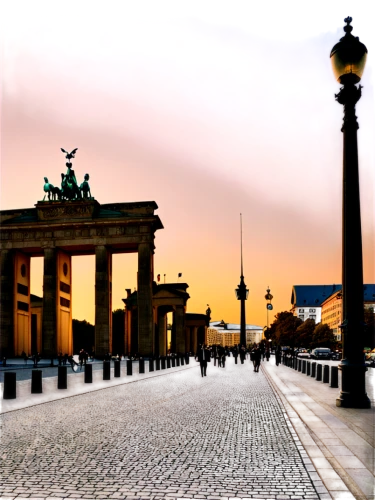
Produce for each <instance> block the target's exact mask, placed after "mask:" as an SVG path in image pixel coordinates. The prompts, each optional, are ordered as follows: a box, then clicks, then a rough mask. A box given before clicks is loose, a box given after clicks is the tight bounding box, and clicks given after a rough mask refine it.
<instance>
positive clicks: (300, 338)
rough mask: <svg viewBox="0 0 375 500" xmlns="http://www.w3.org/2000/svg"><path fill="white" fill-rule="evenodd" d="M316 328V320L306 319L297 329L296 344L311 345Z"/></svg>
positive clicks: (301, 345)
mask: <svg viewBox="0 0 375 500" xmlns="http://www.w3.org/2000/svg"><path fill="white" fill-rule="evenodd" d="M314 329H315V321H314V320H313V319H310V318H308V319H306V320H305V321H304V322H303V323H302V325H300V326H299V327H298V328H297V330H296V345H297V346H300V347H306V348H308V347H310V345H311V342H312V339H313V334H314Z"/></svg>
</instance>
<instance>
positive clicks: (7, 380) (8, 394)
mask: <svg viewBox="0 0 375 500" xmlns="http://www.w3.org/2000/svg"><path fill="white" fill-rule="evenodd" d="M16 397H17V384H16V372H5V373H4V393H3V399H16Z"/></svg>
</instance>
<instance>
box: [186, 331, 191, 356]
mask: <svg viewBox="0 0 375 500" xmlns="http://www.w3.org/2000/svg"><path fill="white" fill-rule="evenodd" d="M190 332H191V328H190V326H188V327H186V328H185V350H186V352H188V351H190V350H191V347H190Z"/></svg>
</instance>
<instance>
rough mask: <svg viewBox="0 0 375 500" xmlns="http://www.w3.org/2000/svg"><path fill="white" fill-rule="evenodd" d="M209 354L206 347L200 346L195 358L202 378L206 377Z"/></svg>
mask: <svg viewBox="0 0 375 500" xmlns="http://www.w3.org/2000/svg"><path fill="white" fill-rule="evenodd" d="M210 356H211V353H210V351H209V350H208V349H206V346H205V345H204V344H202V346H201V347H200V348H199V349H198V352H197V358H198V361H199V364H200V367H201V375H202V377H206V376H207V363H208V362H209V361H210Z"/></svg>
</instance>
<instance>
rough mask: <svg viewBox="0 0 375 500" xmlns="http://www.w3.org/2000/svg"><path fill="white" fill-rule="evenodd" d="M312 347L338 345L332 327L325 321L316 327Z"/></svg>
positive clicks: (332, 346)
mask: <svg viewBox="0 0 375 500" xmlns="http://www.w3.org/2000/svg"><path fill="white" fill-rule="evenodd" d="M311 346H312V347H329V348H331V349H332V348H334V347H336V339H335V336H334V335H333V331H332V329H331V328H330V327H329V326H328V325H326V324H325V323H319V324H318V325H316V327H315V329H314V333H313V336H312V343H311Z"/></svg>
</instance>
